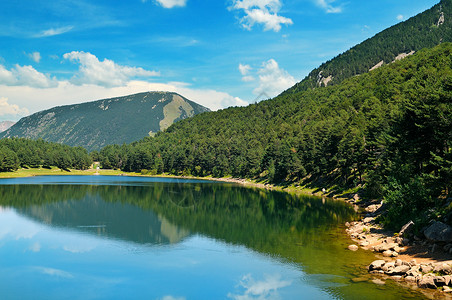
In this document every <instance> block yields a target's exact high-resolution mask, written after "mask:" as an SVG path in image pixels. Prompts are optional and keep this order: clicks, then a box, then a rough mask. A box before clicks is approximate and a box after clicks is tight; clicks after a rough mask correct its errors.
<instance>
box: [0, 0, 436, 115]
mask: <svg viewBox="0 0 452 300" xmlns="http://www.w3.org/2000/svg"><path fill="white" fill-rule="evenodd" d="M438 2H439V0H378V1H376V0H371V1H356V0H334V1H333V0H284V1H283V0H215V1H214V0H204V1H201V0H128V1H117V0H108V1H107V0H97V1H94V0H91V1H87V0H86V1H85V0H61V1H44V0H17V1H1V2H0V20H1V22H0V121H2V120H14V121H17V120H18V119H19V118H20V117H22V116H25V115H28V114H31V113H34V112H37V111H40V110H43V109H48V108H51V107H54V106H59V105H65V104H72V103H80V102H86V101H92V100H97V99H103V98H109V97H116V96H123V95H127V94H132V93H136V92H142V91H152V90H159V91H162V90H164V91H175V92H178V93H180V94H182V95H183V96H185V97H187V98H189V99H190V100H193V101H195V102H198V103H200V104H202V105H205V106H207V107H209V108H211V109H213V110H216V109H220V108H225V107H228V106H231V105H246V104H247V103H251V102H254V101H255V100H256V99H258V100H261V99H262V98H267V96H268V97H273V96H276V95H277V94H279V93H280V92H282V91H283V90H285V89H287V88H288V87H290V86H292V85H293V84H294V83H296V82H298V81H300V80H302V79H303V78H304V77H305V76H306V75H307V74H308V73H309V71H310V70H312V69H313V68H315V67H317V66H319V65H320V64H321V63H322V62H324V61H327V60H329V59H331V58H333V57H334V56H336V55H338V54H340V53H341V52H344V51H346V50H347V49H349V48H350V47H352V46H354V45H355V44H357V43H360V42H361V41H363V40H365V39H367V38H369V37H372V36H373V35H375V34H376V33H378V32H380V31H381V30H383V29H385V28H387V27H390V26H392V25H394V24H397V23H399V22H401V21H403V20H406V19H408V18H409V17H412V16H414V15H416V14H418V13H420V12H422V11H424V10H426V9H428V8H430V7H432V6H433V5H435V4H436V3H438Z"/></svg>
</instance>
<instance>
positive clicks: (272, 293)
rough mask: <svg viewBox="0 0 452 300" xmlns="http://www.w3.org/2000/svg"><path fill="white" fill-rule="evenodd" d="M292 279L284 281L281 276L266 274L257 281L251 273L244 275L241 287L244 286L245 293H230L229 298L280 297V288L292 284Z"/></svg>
mask: <svg viewBox="0 0 452 300" xmlns="http://www.w3.org/2000/svg"><path fill="white" fill-rule="evenodd" d="M291 284H292V282H291V281H284V280H281V279H280V276H278V275H275V276H268V275H266V276H265V279H264V280H262V281H255V280H254V279H253V277H252V276H251V275H246V276H243V278H242V280H241V281H240V287H241V288H244V289H245V291H244V292H243V294H240V295H235V294H232V293H229V294H228V297H229V298H232V299H235V300H251V299H255V300H270V299H279V298H280V297H279V293H278V290H279V289H281V288H284V287H287V286H289V285H291Z"/></svg>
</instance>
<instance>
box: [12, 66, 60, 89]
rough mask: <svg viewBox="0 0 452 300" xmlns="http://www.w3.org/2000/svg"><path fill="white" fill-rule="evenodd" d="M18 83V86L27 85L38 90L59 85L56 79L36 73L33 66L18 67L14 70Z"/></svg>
mask: <svg viewBox="0 0 452 300" xmlns="http://www.w3.org/2000/svg"><path fill="white" fill-rule="evenodd" d="M13 74H14V75H15V77H16V79H17V82H16V85H27V86H32V87H37V88H49V87H55V86H57V85H58V82H57V81H56V79H55V78H50V77H49V76H48V75H45V74H43V73H41V72H38V71H36V69H35V68H33V67H32V66H19V65H16V66H15V68H14V69H13Z"/></svg>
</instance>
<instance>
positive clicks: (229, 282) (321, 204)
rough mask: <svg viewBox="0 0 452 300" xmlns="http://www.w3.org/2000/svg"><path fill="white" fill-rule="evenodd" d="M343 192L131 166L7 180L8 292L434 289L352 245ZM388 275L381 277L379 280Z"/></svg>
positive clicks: (251, 295)
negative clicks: (380, 265) (134, 171)
mask: <svg viewBox="0 0 452 300" xmlns="http://www.w3.org/2000/svg"><path fill="white" fill-rule="evenodd" d="M354 218H356V214H355V212H354V210H353V208H352V207H351V206H349V205H347V204H345V203H343V202H340V201H333V200H329V199H320V198H314V197H299V196H294V195H289V194H287V193H282V192H272V191H267V190H261V189H253V188H246V187H243V186H239V185H236V184H229V183H221V182H212V181H202V180H182V179H168V178H145V177H127V176H41V177H29V178H11V179H0V295H1V299H161V300H188V299H237V300H239V299H241V300H243V299H385V300H387V299H422V297H423V296H422V294H420V293H417V292H415V291H412V290H411V289H408V288H406V287H403V286H400V285H399V284H397V283H395V282H393V281H391V280H387V281H386V284H376V283H374V282H373V281H372V280H375V279H378V278H380V277H373V276H371V275H369V274H368V273H367V270H366V268H365V267H366V266H367V265H368V264H369V263H370V262H371V261H372V260H373V259H375V258H374V255H373V254H372V253H369V252H366V251H362V250H359V251H357V252H351V251H349V250H347V246H348V245H349V244H350V243H351V241H350V240H349V239H348V238H347V236H346V235H345V234H344V225H343V224H344V223H345V222H346V221H350V220H353V219H354ZM376 282H377V283H378V280H377V281H376Z"/></svg>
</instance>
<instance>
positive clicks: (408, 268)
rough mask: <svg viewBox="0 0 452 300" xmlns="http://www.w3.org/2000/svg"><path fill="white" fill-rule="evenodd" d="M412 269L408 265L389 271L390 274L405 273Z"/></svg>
mask: <svg viewBox="0 0 452 300" xmlns="http://www.w3.org/2000/svg"><path fill="white" fill-rule="evenodd" d="M409 270H410V267H408V266H398V267H395V268H394V269H392V270H390V271H388V272H387V274H388V275H405V274H406V272H408V271H409Z"/></svg>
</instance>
